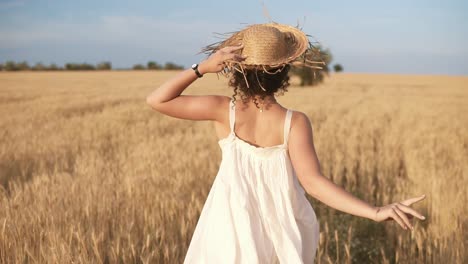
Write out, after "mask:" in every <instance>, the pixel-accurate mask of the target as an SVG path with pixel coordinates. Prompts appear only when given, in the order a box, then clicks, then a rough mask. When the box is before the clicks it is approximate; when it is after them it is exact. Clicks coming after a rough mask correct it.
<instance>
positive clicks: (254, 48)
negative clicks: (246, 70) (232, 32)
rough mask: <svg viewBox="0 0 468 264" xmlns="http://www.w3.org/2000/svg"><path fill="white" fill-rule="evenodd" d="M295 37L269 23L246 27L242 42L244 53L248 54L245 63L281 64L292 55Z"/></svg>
mask: <svg viewBox="0 0 468 264" xmlns="http://www.w3.org/2000/svg"><path fill="white" fill-rule="evenodd" d="M292 40H293V38H292V37H291V36H290V35H289V34H287V33H285V32H282V31H280V30H279V29H277V28H276V27H272V26H269V25H254V26H251V27H250V28H249V29H246V31H245V33H244V38H243V40H242V43H243V44H244V48H243V50H242V54H243V55H246V56H247V59H246V61H245V63H247V64H249V63H252V64H257V65H274V64H280V63H281V62H282V60H284V58H287V57H289V56H290V44H291V41H292Z"/></svg>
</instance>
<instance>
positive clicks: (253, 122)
mask: <svg viewBox="0 0 468 264" xmlns="http://www.w3.org/2000/svg"><path fill="white" fill-rule="evenodd" d="M275 101H276V100H275ZM230 103H231V99H230V100H229V101H226V107H224V108H225V109H226V108H227V105H228V104H230ZM235 104H236V105H235V111H234V112H235V129H234V132H235V134H236V135H237V137H238V138H240V139H242V140H243V141H245V142H247V143H249V144H251V145H253V146H256V147H271V146H277V145H281V144H283V140H284V129H283V128H284V122H285V120H286V114H287V111H288V109H287V108H285V107H283V106H281V105H280V104H279V103H277V102H272V103H269V104H267V105H266V107H265V109H264V110H263V111H262V112H260V111H259V110H258V108H257V107H256V105H255V104H254V102H253V101H248V102H247V103H244V102H242V101H240V100H238V101H236V102H235ZM228 114H229V112H227V113H226V115H225V117H226V118H225V120H224V122H222V123H221V122H216V123H215V128H216V133H217V135H218V138H219V139H223V138H226V137H227V136H228V135H229V132H230V128H229V115H228ZM291 114H293V113H291Z"/></svg>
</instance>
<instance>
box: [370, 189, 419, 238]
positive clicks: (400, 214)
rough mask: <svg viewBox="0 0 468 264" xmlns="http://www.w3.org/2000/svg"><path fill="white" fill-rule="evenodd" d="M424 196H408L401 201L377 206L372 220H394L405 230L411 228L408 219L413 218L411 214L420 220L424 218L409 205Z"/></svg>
mask: <svg viewBox="0 0 468 264" xmlns="http://www.w3.org/2000/svg"><path fill="white" fill-rule="evenodd" d="M424 198H426V195H421V196H419V197H414V198H410V199H407V200H404V201H402V202H396V203H392V204H389V205H386V206H382V207H378V208H377V211H376V213H375V219H374V220H375V221H376V222H382V221H386V220H395V221H396V222H397V223H398V224H399V225H400V226H401V227H402V228H403V229H405V230H407V229H408V228H409V229H411V230H413V225H412V224H411V222H410V221H409V219H411V218H413V216H415V217H417V218H419V219H421V220H424V219H426V218H425V217H424V216H423V215H422V214H420V213H418V212H417V211H415V210H414V209H413V208H411V207H410V206H411V205H412V204H414V203H416V202H419V201H421V200H423V199H424Z"/></svg>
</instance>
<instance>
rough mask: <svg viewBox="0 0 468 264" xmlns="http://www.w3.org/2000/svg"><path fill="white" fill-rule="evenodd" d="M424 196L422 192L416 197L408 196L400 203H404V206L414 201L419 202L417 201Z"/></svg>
mask: <svg viewBox="0 0 468 264" xmlns="http://www.w3.org/2000/svg"><path fill="white" fill-rule="evenodd" d="M424 198H426V195H425V194H423V195H421V196H418V197H414V198H410V199H407V200H404V201H402V202H401V203H402V204H404V205H406V206H410V205H412V204H414V203H416V202H419V201H421V200H423V199H424Z"/></svg>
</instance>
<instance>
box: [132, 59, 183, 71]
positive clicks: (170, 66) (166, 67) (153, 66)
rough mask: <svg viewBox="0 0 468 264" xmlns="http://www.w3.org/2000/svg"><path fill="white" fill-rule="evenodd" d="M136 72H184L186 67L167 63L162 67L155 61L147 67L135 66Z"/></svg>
mask: <svg viewBox="0 0 468 264" xmlns="http://www.w3.org/2000/svg"><path fill="white" fill-rule="evenodd" d="M133 69H134V70H183V69H184V66H182V65H177V64H175V63H173V62H166V64H164V65H160V64H158V63H157V62H155V61H149V62H148V63H147V64H146V67H145V65H143V64H135V65H133Z"/></svg>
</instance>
